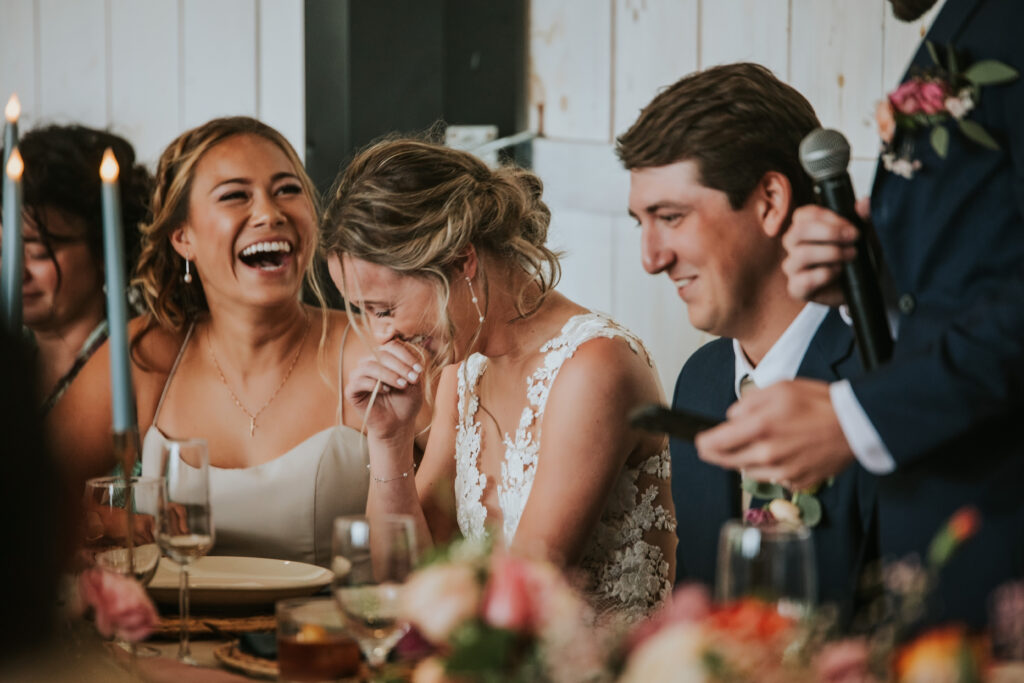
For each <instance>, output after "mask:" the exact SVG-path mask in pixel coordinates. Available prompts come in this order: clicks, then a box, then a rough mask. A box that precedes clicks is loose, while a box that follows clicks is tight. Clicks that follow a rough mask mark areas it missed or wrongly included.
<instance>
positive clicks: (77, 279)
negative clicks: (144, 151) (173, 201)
mask: <svg viewBox="0 0 1024 683" xmlns="http://www.w3.org/2000/svg"><path fill="white" fill-rule="evenodd" d="M108 147H109V148H110V149H112V150H113V152H114V156H115V157H116V158H117V163H118V165H119V166H120V168H121V176H120V184H121V212H122V216H123V217H124V224H125V231H124V238H125V254H126V256H127V259H128V263H134V261H135V259H136V257H137V256H138V252H139V239H140V238H139V230H138V227H139V224H140V223H143V222H145V221H146V220H147V218H148V215H149V208H148V206H149V192H150V186H151V184H152V179H151V177H150V175H149V172H148V171H146V169H145V168H144V167H143V166H141V165H138V164H136V162H135V150H134V149H132V146H131V145H130V144H129V143H128V141H126V140H125V139H124V138H121V137H118V136H117V135H113V134H111V133H107V132H104V131H101V130H95V129H92V128H86V127H84V126H46V127H44V128H37V129H35V130H33V131H31V132H29V133H27V134H26V135H24V136H23V137H22V138H21V141H20V143H19V145H18V149H19V150H20V151H21V156H22V158H23V159H24V160H25V176H24V179H23V183H24V184H23V187H24V193H25V199H24V206H25V215H24V238H25V275H24V280H23V282H22V290H21V291H22V302H23V303H22V306H23V318H24V324H25V327H26V328H28V330H29V331H30V332H31V334H32V337H33V338H34V340H35V346H36V359H35V360H36V362H35V365H36V387H37V390H36V393H37V395H38V396H40V398H41V399H42V400H43V404H42V405H43V408H42V409H43V413H44V414H45V413H47V412H49V411H50V409H51V408H53V406H54V404H55V403H56V402H57V401H58V400H60V397H61V396H63V395H64V392H65V391H66V390H67V388H68V386H70V384H71V382H72V381H74V379H75V377H76V376H77V374H78V371H79V370H80V369H81V368H82V366H83V365H85V362H86V361H87V360H88V359H89V357H90V356H92V354H93V353H94V352H95V351H96V349H97V348H99V346H100V345H101V344H102V343H103V340H104V339H106V337H107V326H106V317H107V316H106V300H105V297H104V294H103V282H104V272H103V216H102V210H101V206H100V175H99V168H100V161H101V160H102V158H103V152H104V150H106V149H107V148H108Z"/></svg>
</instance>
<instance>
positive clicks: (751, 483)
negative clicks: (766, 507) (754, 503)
mask: <svg viewBox="0 0 1024 683" xmlns="http://www.w3.org/2000/svg"><path fill="white" fill-rule="evenodd" d="M741 486H742V487H743V490H744V491H746V492H747V493H749V494H750V495H751V496H753V497H754V498H764V499H766V500H775V499H776V498H785V497H786V490H785V489H784V488H782V487H781V486H779V485H778V484H769V483H768V482H766V481H755V480H753V479H744V480H743V483H742V484H741Z"/></svg>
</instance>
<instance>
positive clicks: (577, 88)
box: [529, 0, 612, 142]
mask: <svg viewBox="0 0 1024 683" xmlns="http://www.w3.org/2000/svg"><path fill="white" fill-rule="evenodd" d="M611 14H612V6H611V0H541V1H539V2H533V3H532V4H531V6H530V50H529V54H530V88H529V93H530V99H529V109H530V128H531V129H532V130H538V129H540V128H543V131H544V133H545V134H546V135H548V136H551V137H559V138H570V139H576V140H594V141H601V142H608V141H609V140H610V139H611V107H612V104H611V92H612V85H611V62H612V51H611V44H612V19H611ZM538 105H543V109H544V113H543V123H542V122H541V120H540V117H539V115H538Z"/></svg>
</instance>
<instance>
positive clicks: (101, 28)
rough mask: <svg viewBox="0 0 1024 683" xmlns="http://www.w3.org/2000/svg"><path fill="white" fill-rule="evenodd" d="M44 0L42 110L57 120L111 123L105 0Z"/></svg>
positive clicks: (41, 7)
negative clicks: (71, 0)
mask: <svg viewBox="0 0 1024 683" xmlns="http://www.w3.org/2000/svg"><path fill="white" fill-rule="evenodd" d="M37 2H38V3H39V37H40V45H39V60H40V61H39V79H40V80H39V82H40V92H39V93H38V97H39V100H38V110H39V111H38V113H39V114H40V115H41V116H42V117H44V118H46V119H48V120H50V121H53V122H58V123H67V122H71V121H73V122H75V123H82V124H85V125H87V126H95V127H99V128H103V127H105V126H106V125H107V124H108V123H109V102H108V90H107V85H108V83H107V77H108V72H107V48H108V43H107V40H106V37H107V11H106V9H107V8H106V3H105V2H104V0H78V1H77V2H67V1H66V0H37Z"/></svg>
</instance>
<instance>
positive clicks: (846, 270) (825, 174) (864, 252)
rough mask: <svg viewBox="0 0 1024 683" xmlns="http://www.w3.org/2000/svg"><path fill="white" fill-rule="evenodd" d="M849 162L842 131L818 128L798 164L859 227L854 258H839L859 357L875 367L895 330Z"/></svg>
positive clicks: (828, 202) (825, 200)
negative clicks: (855, 195) (874, 260)
mask: <svg viewBox="0 0 1024 683" xmlns="http://www.w3.org/2000/svg"><path fill="white" fill-rule="evenodd" d="M849 162H850V144H849V143H848V142H847V141H846V138H844V137H843V135H842V133H839V132H838V131H834V130H828V129H821V128H819V129H818V130H815V131H812V132H811V133H810V134H809V135H808V136H807V137H806V138H804V140H803V142H801V143H800V163H801V164H802V165H803V167H804V170H805V171H807V174H808V175H809V176H811V178H812V179H813V180H814V188H815V191H816V192H817V193H818V197H819V200H820V201H821V203H822V205H823V206H825V207H827V208H828V209H830V210H831V211H832V212H834V213H835V214H836V215H837V216H838V217H841V218H843V219H845V220H846V222H848V223H849V224H851V225H852V226H854V227H855V228H856V231H857V236H856V238H855V241H854V242H853V246H854V248H855V249H854V254H853V258H849V259H848V258H843V259H842V260H841V264H842V265H841V269H842V278H841V280H840V284H841V285H842V288H843V296H844V298H845V300H846V304H847V306H848V307H849V309H850V317H851V318H852V319H853V330H854V333H855V335H856V338H857V349H858V351H859V352H860V357H861V361H862V362H863V364H864V367H865V368H866V369H868V370H871V369H873V368H876V367H878V366H879V365H881V364H882V363H884V362H885V361H887V360H889V358H890V357H891V356H892V335H891V334H890V333H889V322H888V319H887V317H886V312H885V301H884V300H883V298H882V287H881V284H880V280H879V276H878V272H877V270H876V268H875V265H874V263H873V262H872V259H871V253H870V249H869V246H868V237H867V225H866V224H865V223H864V222H863V221H861V219H860V216H858V214H857V211H856V202H855V200H854V194H853V185H852V184H851V183H850V176H849V174H848V173H847V172H846V168H847V166H848V165H849ZM840 229H841V230H842V232H843V233H844V236H846V234H848V233H849V232H850V231H849V229H848V226H840Z"/></svg>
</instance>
